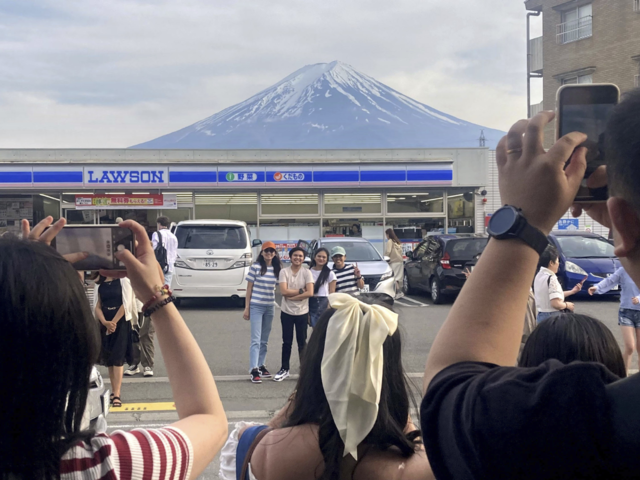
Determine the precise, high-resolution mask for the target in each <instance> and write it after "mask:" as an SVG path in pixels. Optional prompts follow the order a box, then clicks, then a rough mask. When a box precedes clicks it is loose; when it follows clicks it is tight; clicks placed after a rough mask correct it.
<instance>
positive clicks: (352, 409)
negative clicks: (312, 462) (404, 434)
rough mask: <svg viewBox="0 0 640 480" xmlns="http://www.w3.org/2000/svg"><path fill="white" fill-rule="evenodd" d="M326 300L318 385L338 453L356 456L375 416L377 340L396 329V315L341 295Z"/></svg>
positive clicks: (379, 344) (378, 382)
mask: <svg viewBox="0 0 640 480" xmlns="http://www.w3.org/2000/svg"><path fill="white" fill-rule="evenodd" d="M329 304H330V305H331V307H332V308H334V309H336V310H337V311H336V312H335V313H334V314H333V316H332V317H331V320H330V322H329V325H328V326H327V338H326V341H325V344H324V354H323V355H322V367H321V376H322V386H323V388H324V393H325V395H326V397H327V401H328V402H329V408H330V409H331V415H332V416H333V421H334V422H335V424H336V427H337V428H338V432H339V433H340V438H341V439H342V441H343V442H344V456H346V455H347V454H349V453H350V454H351V456H353V458H354V459H356V460H357V459H358V445H360V443H361V442H362V441H363V440H364V439H365V437H366V436H367V435H368V434H369V432H370V431H371V429H372V428H373V426H374V425H375V423H376V419H377V418H378V405H379V403H380V390H381V389H382V367H383V364H384V358H383V350H382V344H383V343H384V341H385V340H386V339H387V337H388V336H391V335H393V334H394V333H395V331H396V329H397V328H398V315H397V314H396V313H393V312H392V311H391V310H389V309H388V308H385V307H383V306H380V305H367V304H366V303H362V302H361V301H359V300H358V299H357V298H355V297H352V296H351V295H347V294H345V293H332V294H331V295H329Z"/></svg>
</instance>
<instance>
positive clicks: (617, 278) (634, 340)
mask: <svg viewBox="0 0 640 480" xmlns="http://www.w3.org/2000/svg"><path fill="white" fill-rule="evenodd" d="M617 286H620V310H619V311H618V325H620V330H622V338H623V340H624V351H623V352H622V356H623V357H624V364H625V365H626V367H627V371H628V370H629V367H631V357H632V356H633V352H634V351H635V350H638V352H640V289H639V288H638V286H637V285H636V284H635V283H634V281H633V280H632V278H631V277H630V276H629V274H628V273H627V272H626V270H625V269H624V267H620V268H618V269H617V270H616V271H615V272H614V273H613V275H611V276H610V277H607V278H605V279H604V280H602V281H601V282H600V283H598V284H597V285H594V286H593V287H590V288H589V295H594V294H597V295H602V294H603V293H607V292H608V291H609V290H612V289H613V288H615V287H617ZM639 355H640V353H639ZM638 366H639V367H640V358H638Z"/></svg>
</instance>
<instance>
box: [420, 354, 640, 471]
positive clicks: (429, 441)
mask: <svg viewBox="0 0 640 480" xmlns="http://www.w3.org/2000/svg"><path fill="white" fill-rule="evenodd" d="M616 380H618V377H617V376H615V375H614V374H613V373H611V372H609V370H607V369H606V368H605V367H604V366H603V365H599V364H597V363H582V362H574V363H572V364H570V365H563V364H562V363H560V362H558V361H557V360H549V361H547V362H545V363H543V364H542V365H540V366H539V367H537V368H517V367H498V366H497V365H493V364H488V363H476V362H463V363H458V364H455V365H452V366H450V367H448V368H446V369H444V370H443V371H441V372H440V373H438V375H436V376H435V377H434V379H433V380H432V382H431V384H430V385H429V389H428V390H427V394H426V396H425V398H424V399H423V401H422V406H421V408H420V413H421V426H422V433H423V438H424V443H425V447H426V451H427V455H428V457H429V462H430V463H431V468H432V469H433V472H434V474H435V476H436V478H437V479H438V480H445V479H455V480H463V479H491V480H496V479H509V480H515V479H518V480H522V479H535V480H541V479H556V478H557V479H563V480H565V479H577V478H580V479H582V478H612V473H613V472H612V469H611V458H612V455H611V454H612V449H613V448H615V447H614V446H613V443H614V442H613V429H612V423H611V418H610V412H609V401H608V399H607V388H606V386H607V385H608V384H610V383H612V382H615V381H616ZM638 409H639V410H638V411H639V412H640V399H638ZM638 436H639V438H640V432H638ZM637 473H638V475H639V476H640V471H638V472H637Z"/></svg>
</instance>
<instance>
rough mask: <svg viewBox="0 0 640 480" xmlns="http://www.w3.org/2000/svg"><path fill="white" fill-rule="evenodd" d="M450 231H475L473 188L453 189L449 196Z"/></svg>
mask: <svg viewBox="0 0 640 480" xmlns="http://www.w3.org/2000/svg"><path fill="white" fill-rule="evenodd" d="M447 211H448V216H449V233H474V232H475V192H474V190H473V189H453V190H450V191H449V194H448V196H447Z"/></svg>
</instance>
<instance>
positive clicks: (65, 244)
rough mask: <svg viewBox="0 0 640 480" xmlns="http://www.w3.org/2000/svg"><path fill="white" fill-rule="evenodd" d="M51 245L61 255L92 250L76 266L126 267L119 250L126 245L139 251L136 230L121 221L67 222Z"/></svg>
mask: <svg viewBox="0 0 640 480" xmlns="http://www.w3.org/2000/svg"><path fill="white" fill-rule="evenodd" d="M51 246H52V247H54V248H55V249H56V250H57V251H58V253H60V254H61V255H67V254H70V253H78V252H86V253H88V254H89V256H88V257H87V258H85V259H84V260H80V261H79V262H76V263H74V264H73V267H74V268H75V269H76V270H86V271H93V270H100V269H104V270H125V266H124V264H123V263H122V262H120V261H119V260H118V259H117V258H116V257H115V253H116V252H118V251H121V250H125V249H126V250H129V251H131V253H133V254H134V255H135V240H134V236H133V231H131V230H130V229H128V228H120V227H119V226H117V225H109V226H107V225H65V226H64V228H63V229H62V230H60V233H58V235H57V236H56V238H54V239H53V242H51Z"/></svg>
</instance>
